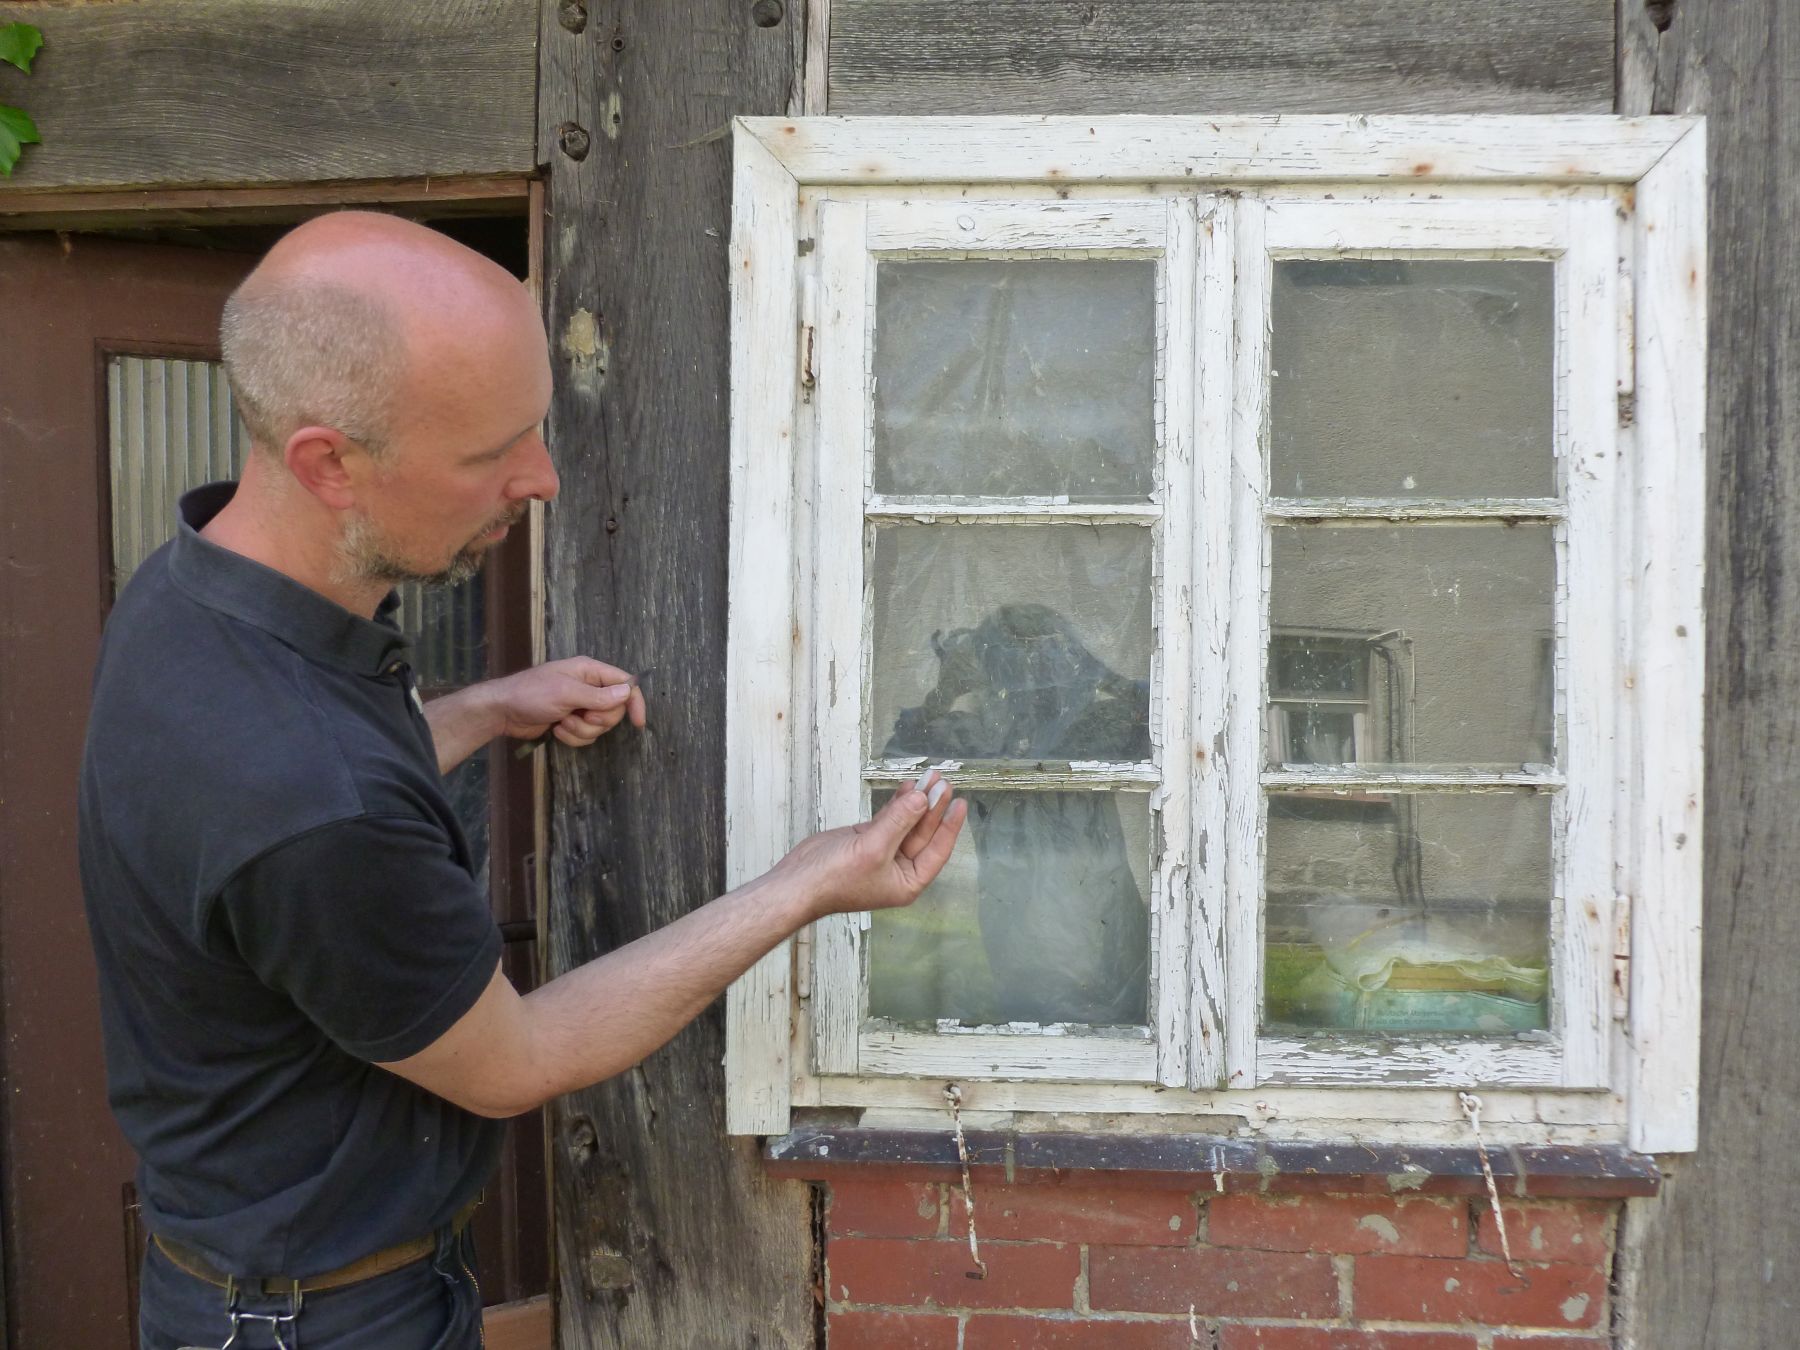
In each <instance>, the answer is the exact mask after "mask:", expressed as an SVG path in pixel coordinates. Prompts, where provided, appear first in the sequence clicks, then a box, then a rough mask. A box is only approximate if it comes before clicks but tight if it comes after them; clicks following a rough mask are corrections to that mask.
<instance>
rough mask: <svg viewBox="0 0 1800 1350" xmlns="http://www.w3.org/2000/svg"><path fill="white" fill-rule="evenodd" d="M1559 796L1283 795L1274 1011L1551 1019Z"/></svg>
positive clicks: (1274, 1021) (1318, 1015)
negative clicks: (1555, 804)
mask: <svg viewBox="0 0 1800 1350" xmlns="http://www.w3.org/2000/svg"><path fill="white" fill-rule="evenodd" d="M1550 808H1551V802H1550V798H1549V797H1548V796H1544V795H1530V794H1498V793H1496V794H1471V795H1451V794H1447V793H1419V794H1404V793H1385V794H1380V793H1372V794H1363V795H1359V796H1357V797H1354V798H1348V799H1347V798H1343V797H1335V796H1318V797H1307V796H1300V795H1296V794H1276V795H1274V796H1271V797H1270V798H1269V834H1268V881H1267V893H1268V908H1267V917H1266V922H1265V924H1264V933H1263V936H1264V985H1263V1021H1264V1023H1265V1025H1268V1026H1271V1027H1287V1028H1296V1027H1298V1028H1332V1029H1342V1030H1351V1031H1381V1032H1489V1033H1503V1032H1511V1031H1528V1030H1534V1029H1537V1028H1541V1027H1543V1026H1545V1025H1546V1024H1547V1006H1548V1005H1547V1002H1546V997H1547V993H1548V989H1549V955H1548V954H1549V933H1550Z"/></svg>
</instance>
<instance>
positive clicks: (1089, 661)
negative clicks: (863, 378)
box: [869, 525, 1152, 761]
mask: <svg viewBox="0 0 1800 1350" xmlns="http://www.w3.org/2000/svg"><path fill="white" fill-rule="evenodd" d="M1151 543H1152V539H1151V531H1150V530H1148V529H1144V528H1141V527H1138V526H1132V525H1118V526H1099V527H1090V526H1064V525H955V526H925V525H900V526H886V527H882V528H880V529H877V530H876V531H875V541H874V547H873V550H872V553H873V556H872V560H871V578H872V583H873V610H874V614H873V633H872V652H871V655H870V666H869V669H870V680H869V684H870V705H871V707H870V723H869V725H870V740H871V742H872V744H871V745H870V747H869V748H870V750H871V751H872V752H873V753H874V754H876V755H930V756H932V757H934V758H957V759H963V760H969V759H1026V760H1038V759H1050V760H1112V761H1124V760H1132V761H1139V760H1146V759H1148V758H1149V754H1150V745H1149V688H1150V685H1149V679H1150V656H1151V642H1152V633H1151V626H1150V596H1151V579H1150V557H1151Z"/></svg>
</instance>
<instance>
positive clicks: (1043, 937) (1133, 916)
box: [868, 792, 1150, 1026]
mask: <svg viewBox="0 0 1800 1350" xmlns="http://www.w3.org/2000/svg"><path fill="white" fill-rule="evenodd" d="M891 795H892V794H891V793H887V792H879V793H876V794H875V804H876V806H877V808H879V807H880V806H881V805H882V804H883V803H884V802H885V801H886V800H887V799H888V797H889V796H891ZM963 795H964V796H966V797H967V799H968V802H969V820H968V825H967V826H966V827H965V830H964V837H963V839H962V841H961V842H960V843H959V844H958V846H957V849H956V852H955V853H954V854H952V855H951V858H950V862H949V863H948V865H946V867H945V868H944V871H943V872H942V873H941V874H940V875H939V876H938V879H937V880H936V881H935V882H933V883H932V885H931V887H930V889H929V890H927V891H926V892H925V894H924V895H922V896H921V897H920V898H919V899H918V901H917V902H915V903H914V904H913V905H912V906H911V907H910V908H908V909H895V910H881V911H878V912H877V913H876V914H875V916H874V919H873V926H872V927H871V929H870V932H869V942H868V953H869V1015H870V1016H871V1017H879V1018H889V1019H892V1020H895V1021H899V1022H912V1023H921V1022H924V1023H929V1022H935V1021H937V1020H938V1019H947V1020H951V1021H959V1022H964V1023H969V1024H972V1025H984V1024H990V1023H997V1022H1038V1023H1048V1022H1080V1023H1086V1024H1089V1025H1093V1026H1141V1025H1143V1024H1144V1021H1145V1016H1146V1013H1145V1009H1146V1004H1147V990H1148V979H1149V977H1148V965H1149V951H1150V937H1149V933H1150V917H1149V905H1148V901H1149V895H1150V882H1149V875H1148V867H1149V856H1150V846H1149V800H1148V798H1147V796H1145V795H1144V794H1142V793H1129V792H969V793H965V794H963Z"/></svg>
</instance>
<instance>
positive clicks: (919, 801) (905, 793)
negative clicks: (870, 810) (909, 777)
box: [871, 783, 926, 853]
mask: <svg viewBox="0 0 1800 1350" xmlns="http://www.w3.org/2000/svg"><path fill="white" fill-rule="evenodd" d="M925 805H926V802H925V794H924V793H923V792H920V791H919V789H918V788H916V787H914V786H913V785H912V784H911V783H908V784H907V785H906V786H905V787H904V788H902V789H901V790H900V791H899V792H897V793H895V794H894V799H893V800H892V801H891V802H889V803H888V804H887V805H886V806H884V807H882V808H881V810H880V811H879V812H878V813H877V814H876V816H875V819H874V820H873V821H872V822H871V824H873V825H874V827H875V829H874V834H875V838H876V840H877V841H878V842H879V843H880V845H881V848H882V851H883V852H884V853H895V852H898V851H899V848H900V841H901V840H903V839H905V838H906V836H907V834H908V832H910V831H911V829H912V827H913V826H915V825H917V824H918V823H919V817H920V816H922V815H924V814H925Z"/></svg>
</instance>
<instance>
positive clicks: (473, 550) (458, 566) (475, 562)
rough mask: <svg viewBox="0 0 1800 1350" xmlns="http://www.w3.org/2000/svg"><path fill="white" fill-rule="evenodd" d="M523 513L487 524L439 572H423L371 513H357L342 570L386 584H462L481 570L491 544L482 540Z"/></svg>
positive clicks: (347, 531) (346, 537)
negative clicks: (375, 521)
mask: <svg viewBox="0 0 1800 1350" xmlns="http://www.w3.org/2000/svg"><path fill="white" fill-rule="evenodd" d="M523 515H524V511H522V510H520V511H513V512H509V513H508V514H507V515H505V516H502V517H500V518H499V519H498V520H496V521H494V522H493V523H492V524H489V525H487V526H484V527H483V528H482V531H481V533H480V534H478V535H476V536H475V537H474V538H473V539H471V540H470V541H469V542H468V543H466V544H464V545H463V546H462V548H460V549H458V550H457V553H456V556H455V557H453V558H451V560H450V565H449V566H448V567H445V568H444V569H443V570H442V571H438V572H421V571H419V570H418V568H416V567H414V566H412V565H411V564H409V563H407V562H406V561H405V560H404V559H402V558H401V557H400V555H399V554H398V552H397V551H396V550H395V549H394V547H393V545H392V544H391V543H390V542H389V541H388V539H387V537H386V536H385V535H383V534H382V532H381V530H380V529H379V528H377V527H376V525H375V524H374V522H372V521H371V520H370V519H369V518H368V517H367V516H363V515H353V516H351V517H350V518H349V520H348V521H347V522H346V524H345V526H344V534H343V537H342V538H341V539H340V540H339V541H338V571H339V574H340V576H341V577H342V578H344V579H345V580H349V581H356V582H370V583H375V584H379V585H382V586H406V585H418V586H428V587H444V586H457V585H461V584H462V583H463V582H465V581H467V580H468V579H469V578H470V577H472V576H474V575H475V574H476V573H477V572H479V571H480V570H481V564H482V563H483V562H484V561H485V560H486V558H487V553H488V548H489V547H490V545H488V544H485V543H483V542H482V540H483V539H484V538H485V537H486V536H487V535H488V534H491V533H492V532H493V531H494V530H497V529H499V528H500V526H502V525H513V524H516V523H517V522H518V521H519V519H520V518H521V517H522V516H523Z"/></svg>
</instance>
